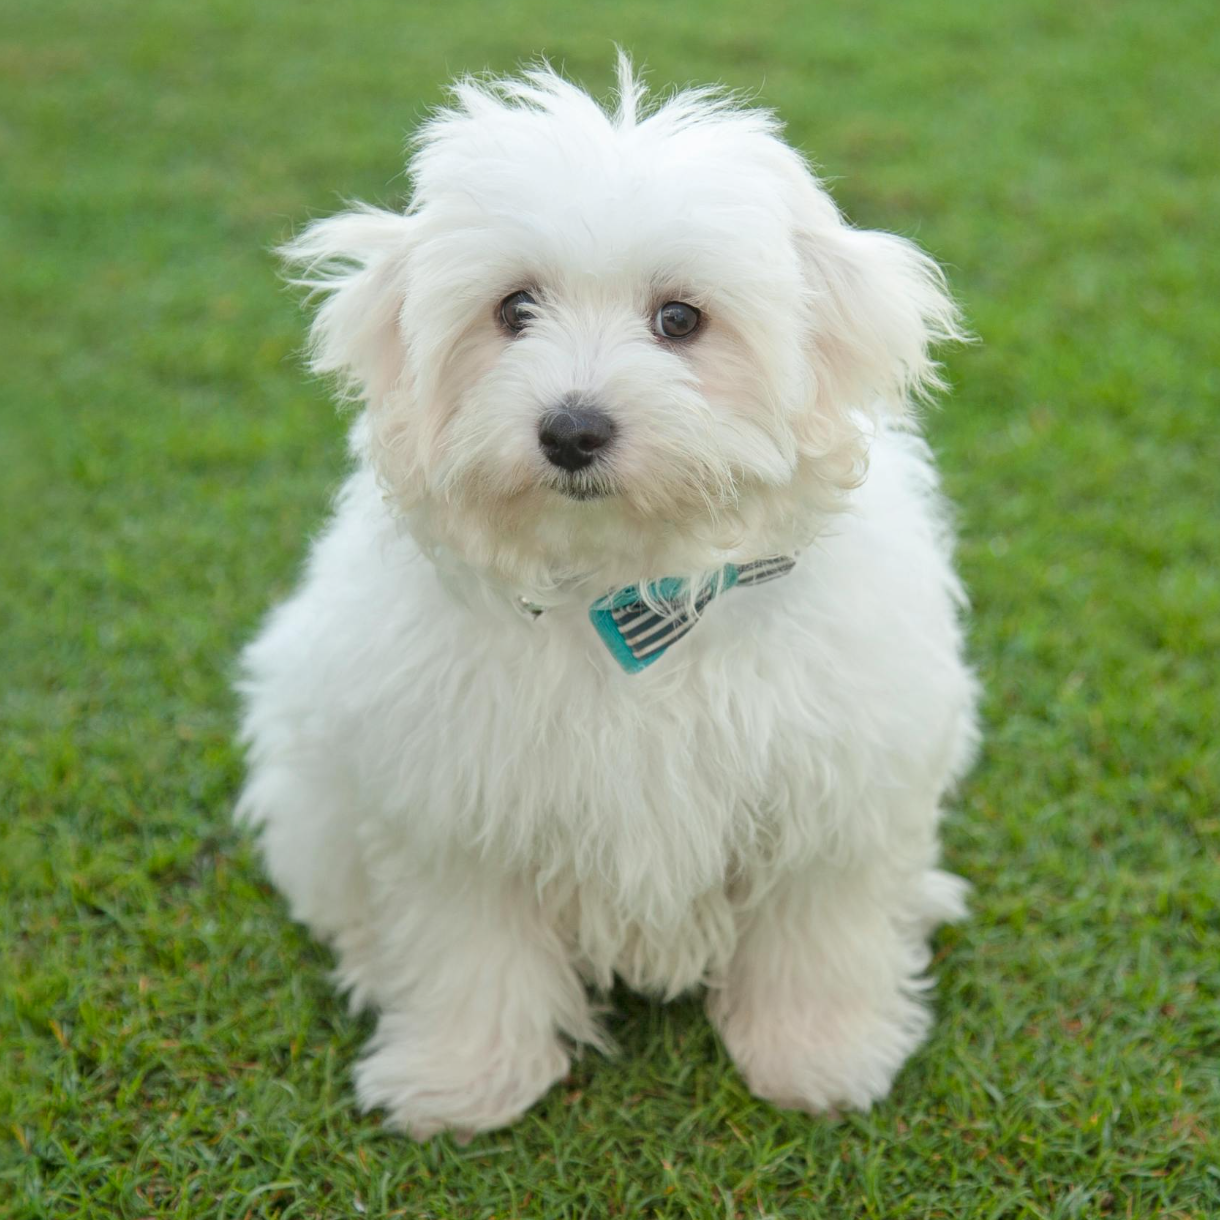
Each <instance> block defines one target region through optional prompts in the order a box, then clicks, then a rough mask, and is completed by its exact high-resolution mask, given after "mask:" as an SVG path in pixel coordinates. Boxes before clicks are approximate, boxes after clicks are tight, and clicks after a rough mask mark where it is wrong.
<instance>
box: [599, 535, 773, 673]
mask: <svg viewBox="0 0 1220 1220" xmlns="http://www.w3.org/2000/svg"><path fill="white" fill-rule="evenodd" d="M795 566H796V559H795V558H794V557H793V556H791V555H772V556H771V557H770V558H768V559H755V560H754V561H753V562H751V563H743V564H735V563H727V564H725V566H724V568H723V569H722V570H721V572H720V575H719V576H718V577H716V578H715V579H713V580H712V581H710V582H709V583H708V584H706V585H704V586H703V587H702V588H701V589H700V590H699V592H698V594H696V596H695V598H694V601H693V603H692V601H691V599H690V597H689V595H688V590H687V587H686V582H685V581H684V580H678V579H675V578H674V577H667V578H666V579H664V580H658V581H656V582H655V583H654V584H651V585H649V586H648V602H651V603H652V605H649V604H648V602H646V601H645V600H644V598H643V596H642V595H641V594H640V590H639V587H638V586H637V585H628V586H627V588H625V589H619V590H618V592H616V593H611V594H609V595H608V596H607V597H602V598H599V599H598V600H597V601H595V602H594V603H593V605H592V606H591V607H590V608H589V618H590V619H591V620H592V622H593V626H594V627H596V628H597V634H598V635H600V636H601V638H602V642H603V643H604V644H605V645H606V647H607V648H608V649H609V650H610V655H611V656H612V657H613V658H614V659H615V660H616V661H617V662H618V663H619V664H620V665H621V666H622V667H623V668H624V669H625V670H626V671H627V672H628V673H629V674H638V673H639V672H640V670H642V669H647V668H648V666H649V665H651V664H652V663H653V662H654V661H656V660H658V659H659V658H660V657H661V656H662V655H663V654H664V653H665V652H666V650H667V649H669V648H670V646H671V645H673V644H676V643H677V642H678V640H680V639H681V638H682V637H683V636H684V635H685V634H686V633H687V632H688V631H689V630H690V629H691V628H692V627H693V626H694V625H695V624H696V623H697V622H698V621H699V613H700V611H701V610H702V609H703V608H704V606H706V605H707V604H708V602H710V601H711V600H712V598H713V597H717V596H719V595H720V594H721V593H726V592H728V590H729V589H732V588H733V587H734V586H737V585H740V586H743V587H744V586H746V585H761V584H763V583H764V582H765V581H768V580H775V579H776V578H777V577H779V576H787V575H788V573H789V572H791V571H792V569H793V568H794V567H795ZM654 606H655V607H656V608H655V609H654Z"/></svg>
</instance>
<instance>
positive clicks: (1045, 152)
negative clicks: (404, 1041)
mask: <svg viewBox="0 0 1220 1220" xmlns="http://www.w3.org/2000/svg"><path fill="white" fill-rule="evenodd" d="M0 10H2V11H0V16H2V18H3V20H0V31H2V32H0V248H2V249H3V250H4V259H3V270H2V271H0V673H2V675H3V679H2V681H3V687H2V692H0V709H2V719H3V739H2V741H0V803H2V805H3V815H2V818H0V1214H3V1215H4V1216H6V1217H7V1216H12V1217H15V1218H17V1217H21V1218H24V1217H43V1216H75V1215H79V1216H89V1217H114V1216H118V1217H132V1218H135V1217H142V1216H153V1215H157V1216H192V1217H196V1216H198V1217H202V1216H207V1217H211V1216H218V1217H220V1216H222V1217H233V1218H235V1220H240V1218H242V1217H247V1216H249V1217H255V1216H278V1217H281V1218H282V1220H287V1218H288V1217H329V1216H337V1217H338V1216H342V1217H351V1216H355V1215H358V1214H366V1215H369V1216H382V1215H393V1214H397V1215H403V1216H437V1217H488V1216H493V1215H494V1216H496V1217H498V1218H501V1220H502V1218H504V1217H509V1216H517V1215H520V1216H543V1217H548V1218H549V1217H569V1216H571V1217H578V1216H580V1217H591V1218H597V1217H603V1216H614V1215H621V1216H654V1215H657V1216H675V1217H679V1216H687V1215H691V1216H698V1217H703V1216H707V1217H736V1216H742V1217H755V1216H786V1217H853V1218H854V1217H870V1218H881V1217H884V1218H886V1220H890V1218H893V1217H934V1216H935V1217H946V1218H951V1220H957V1218H959V1217H976V1216H977V1217H982V1218H998V1217H1031V1218H1032V1217H1037V1218H1046V1220H1049V1218H1051V1217H1056V1218H1057V1217H1065V1218H1066V1217H1096V1216H1114V1217H1136V1218H1142V1217H1153V1216H1162V1215H1169V1216H1178V1217H1186V1216H1190V1217H1198V1218H1200V1220H1202V1218H1203V1217H1211V1216H1214V1215H1216V1214H1217V1212H1220V1068H1218V1060H1220V999H1218V992H1220V914H1218V911H1217V891H1218V889H1220V882H1218V876H1220V874H1218V870H1217V866H1218V864H1220V755H1218V746H1217V743H1218V741H1220V733H1218V730H1220V695H1218V691H1220V681H1218V673H1217V671H1218V669H1220V627H1218V624H1220V568H1218V564H1217V543H1218V542H1220V526H1218V522H1217V515H1218V512H1220V443H1218V441H1217V432H1218V429H1217V424H1218V423H1220V411H1218V408H1220V373H1218V372H1217V364H1216V358H1217V355H1218V354H1220V338H1218V336H1220V253H1218V251H1220V156H1218V155H1217V149H1218V148H1220V87H1218V85H1217V72H1216V68H1217V64H1218V63H1220V15H1218V14H1217V12H1216V8H1215V4H1214V0H1177V2H1176V3H1175V4H1173V5H1172V6H1170V5H1166V4H1161V3H1155V2H1153V0H1147V2H1144V3H1128V2H1124V0H1114V2H1109V3H1103V2H1102V0H1081V3H1077V4H1070V5H1069V4H1063V3H1060V2H1059V0H1020V2H1017V0H1013V2H1011V3H1007V4H1005V5H1003V6H1000V5H984V4H980V3H979V2H978V0H908V2H907V3H904V4H901V5H898V4H892V5H885V4H882V3H879V2H878V0H866V2H863V3H853V4H850V5H849V4H847V3H837V4H832V3H827V4H824V5H809V4H800V3H796V2H792V3H785V2H784V0H756V2H755V3H754V4H753V5H752V6H749V11H748V12H747V6H746V5H745V4H742V3H733V2H731V0H700V2H698V3H696V2H695V0H670V2H669V3H666V4H657V3H648V4H645V3H640V2H637V0H624V2H622V3H616V4H601V3H588V4H585V5H575V4H570V3H559V2H558V0H529V2H525V0H506V2H504V3H497V4H494V5H477V4H474V3H471V2H469V0H451V2H450V3H448V4H445V5H435V6H432V5H429V6H425V5H422V4H418V5H414V6H406V5H402V4H395V3H391V2H390V0H349V2H348V3H344V4H336V3H322V2H321V0H297V2H295V3H294V2H292V0H258V2H257V3H248V2H240V3H239V2H238V0H219V2H216V3H211V4H202V3H188V2H187V0H181V2H175V0H139V2H138V3H137V2H136V0H112V2H111V3H109V4H97V3H87V2H86V0H42V2H41V3H38V4H29V3H27V4H19V3H18V2H17V0H0ZM613 39H618V40H620V41H622V42H623V43H624V44H625V45H626V46H628V47H629V48H632V49H634V50H635V51H636V52H637V54H638V55H639V56H640V57H642V58H643V57H646V58H647V60H648V63H649V65H650V67H651V70H652V75H653V78H654V80H656V81H658V82H672V81H685V80H698V81H703V80H708V79H718V80H723V81H725V82H727V83H728V84H731V85H733V86H739V87H744V88H747V89H752V90H753V89H756V90H757V91H758V94H759V96H760V97H761V99H762V100H763V101H764V102H766V103H768V104H771V105H774V106H776V107H778V108H779V109H780V110H781V111H782V113H783V114H784V115H785V117H786V118H787V119H788V120H789V123H790V132H791V135H792V137H793V139H794V140H795V141H797V142H798V143H800V144H801V145H803V146H804V147H806V148H808V149H809V150H810V151H812V152H813V153H814V155H815V156H816V158H817V159H818V160H819V162H820V163H821V164H822V166H823V167H824V169H825V172H826V173H827V174H828V175H829V176H831V177H832V178H833V179H834V180H835V182H836V188H835V189H836V193H837V195H838V198H839V199H840V201H841V202H842V203H843V204H844V205H845V207H846V208H847V209H848V211H849V213H850V214H851V215H852V216H853V217H854V218H855V219H856V220H857V221H859V222H861V223H863V224H868V225H880V226H886V227H892V228H895V229H898V230H899V231H902V232H906V233H910V234H913V235H915V236H917V237H918V238H919V239H920V240H921V241H922V242H923V243H924V244H925V245H927V246H928V247H929V248H930V249H931V250H932V251H933V252H934V253H935V254H936V255H937V256H938V257H940V258H941V259H942V260H943V261H944V262H945V263H946V264H947V265H948V266H949V268H950V274H951V277H952V281H953V284H954V285H955V288H956V290H957V292H958V294H959V296H960V298H961V299H962V301H963V303H964V305H965V308H966V310H967V312H968V314H969V317H970V319H971V322H972V324H973V326H974V327H975V329H976V330H977V331H978V333H979V335H980V336H981V338H982V340H983V342H982V343H981V344H980V345H978V346H976V347H973V348H969V349H963V350H959V351H956V352H953V353H951V354H950V356H949V372H950V374H951V377H952V380H953V382H954V384H955V387H956V388H955V392H954V394H953V396H952V398H951V399H950V400H949V401H948V402H947V404H946V406H945V408H944V409H943V410H942V411H939V412H937V413H935V414H934V415H933V416H932V417H931V418H930V420H929V431H930V434H931V437H932V440H933V442H934V445H935V448H936V449H937V451H938V453H939V454H940V455H941V459H942V464H943V468H944V471H945V478H946V482H947V485H948V488H949V491H950V493H951V494H952V495H953V497H954V498H955V500H956V501H957V503H958V505H959V506H960V522H961V530H962V547H961V565H962V568H963V571H964V574H965V578H966V580H967V582H968V584H969V587H970V589H971V591H972V595H973V599H974V603H975V617H974V620H973V627H972V652H973V655H974V657H975V658H976V660H977V663H978V666H979V668H980V670H981V673H982V676H983V679H984V681H985V683H986V688H987V701H986V719H987V726H988V727H987V746H986V749H985V752H984V755H983V757H982V760H981V763H980V765H979V767H978V768H977V770H976V772H975V773H974V775H973V777H972V778H971V780H970V782H969V783H968V785H967V787H966V789H965V791H964V793H963V795H962V798H961V800H960V802H959V805H958V808H957V809H956V810H955V811H954V813H953V815H952V816H951V818H950V819H949V822H948V825H947V828H946V840H947V843H946V855H947V859H948V863H949V865H950V866H951V867H952V868H953V870H954V871H956V872H960V873H962V874H964V875H966V876H967V877H969V878H971V879H972V881H973V882H974V883H975V885H976V887H977V890H976V896H975V901H974V912H973V916H972V918H971V920H970V921H969V922H968V923H966V924H964V925H962V926H961V927H959V928H954V929H950V930H947V931H945V932H944V933H942V934H941V936H940V938H939V941H938V945H939V952H938V955H937V967H936V968H937V973H938V976H939V987H938V992H937V996H938V1007H939V1011H940V1016H939V1021H938V1024H937V1026H936V1032H935V1035H934V1037H933V1038H932V1040H931V1042H930V1043H929V1044H928V1046H927V1047H926V1048H925V1049H924V1050H923V1051H921V1052H920V1053H919V1055H918V1056H917V1057H916V1058H915V1059H914V1060H913V1062H912V1063H911V1064H910V1066H909V1067H908V1069H907V1070H906V1071H905V1072H904V1073H903V1075H902V1076H901V1078H900V1079H899V1082H898V1084H897V1087H896V1088H895V1091H894V1093H893V1096H892V1097H891V1099H890V1100H888V1101H887V1102H885V1103H884V1104H882V1105H880V1106H878V1107H877V1108H876V1109H875V1110H874V1111H873V1112H872V1113H871V1114H868V1115H864V1116H849V1117H846V1118H844V1119H842V1120H840V1121H838V1122H831V1121H826V1120H819V1121H815V1120H811V1119H808V1118H805V1117H802V1116H799V1115H793V1114H785V1113H779V1112H777V1111H775V1110H772V1109H771V1108H769V1107H768V1106H766V1105H763V1104H760V1103H758V1102H755V1101H754V1100H752V1099H751V1098H750V1097H749V1095H748V1094H747V1092H746V1090H745V1088H744V1087H743V1085H742V1083H741V1081H740V1080H739V1078H738V1077H737V1076H736V1074H735V1073H734V1071H733V1069H732V1067H731V1066H730V1064H729V1063H728V1061H727V1060H726V1057H725V1055H724V1053H723V1052H722V1051H721V1050H720V1049H719V1047H718V1046H717V1044H716V1042H715V1040H714V1038H713V1036H712V1034H711V1032H710V1031H709V1029H708V1027H707V1025H706V1023H705V1022H704V1020H703V1018H702V1015H701V1013H700V1011H699V1007H698V1005H697V1004H696V1003H695V1002H693V1001H688V1002H682V1003H678V1004H675V1005H672V1006H669V1007H660V1006H654V1005H652V1004H650V1003H648V1002H646V1001H643V1000H640V999H638V998H634V997H631V996H629V995H626V994H624V995H620V996H616V997H615V1001H616V1009H617V1014H618V1015H617V1016H616V1017H615V1018H614V1019H613V1022H612V1026H613V1030H614V1033H615V1034H616V1035H617V1036H618V1038H619V1039H620V1041H621V1043H622V1046H623V1051H622V1054H621V1056H620V1057H618V1058H617V1059H615V1060H613V1061H606V1060H603V1059H600V1058H598V1057H596V1056H586V1057H585V1058H584V1059H582V1060H581V1061H580V1062H579V1063H578V1064H577V1066H576V1067H575V1069H574V1071H573V1073H572V1076H571V1078H570V1079H569V1080H568V1081H567V1082H566V1083H565V1084H564V1085H563V1086H562V1087H560V1088H557V1089H555V1090H554V1091H553V1092H552V1093H551V1094H550V1095H549V1096H548V1097H547V1098H546V1100H545V1101H544V1102H543V1103H542V1104H541V1105H539V1106H538V1107H536V1108H535V1109H534V1110H533V1111H532V1112H531V1113H530V1114H529V1115H528V1116H527V1117H526V1118H525V1119H524V1120H523V1121H522V1122H521V1123H520V1124H519V1125H517V1126H516V1127H514V1128H512V1129H510V1130H509V1131H506V1132H502V1133H498V1134H494V1135H490V1136H484V1137H481V1138H479V1139H477V1140H475V1141H474V1142H473V1143H472V1144H470V1145H469V1146H468V1147H465V1148H462V1147H458V1146H457V1145H456V1144H454V1143H453V1142H451V1141H450V1140H448V1139H447V1138H446V1139H440V1140H437V1141H434V1142H433V1143H431V1144H429V1145H427V1146H424V1147H417V1146H415V1145H412V1144H410V1143H408V1142H407V1141H406V1140H404V1139H402V1138H400V1137H396V1136H393V1135H390V1134H387V1133H385V1132H383V1131H382V1129H381V1128H380V1126H379V1123H378V1120H377V1119H376V1118H375V1117H374V1118H362V1117H360V1116H358V1115H357V1114H356V1112H355V1109H354V1106H353V1104H352V1098H351V1086H350V1069H351V1065H352V1063H353V1060H354V1058H355V1056H356V1054H357V1052H358V1048H359V1046H360V1044H361V1041H362V1040H363V1038H364V1037H365V1036H366V1035H367V1033H368V1028H369V1027H368V1023H367V1021H362V1020H353V1019H351V1018H349V1017H348V1016H347V1015H346V1013H345V1012H344V1011H343V1009H342V1006H341V1005H340V1003H339V1002H338V1000H337V999H336V998H335V996H334V994H333V993H332V991H331V989H330V988H329V986H328V984H327V980H326V972H327V968H328V961H327V958H326V955H325V953H324V952H323V951H321V950H319V949H318V948H316V947H314V946H313V945H312V944H311V943H310V942H309V941H308V939H307V938H306V937H305V936H304V935H303V934H302V933H301V932H300V931H299V930H297V929H295V928H294V927H293V926H291V925H290V923H289V922H288V919H287V916H286V913H285V909H284V906H283V904H282V903H281V902H280V900H279V899H278V897H277V896H276V895H275V894H274V893H273V892H272V891H271V890H270V888H269V887H268V886H267V884H266V883H265V882H264V881H263V879H262V877H261V875H260V872H259V869H258V867H257V863H256V861H255V860H254V858H253V855H252V853H251V850H250V845H249V843H248V842H247V840H246V838H245V837H244V836H243V835H242V834H239V833H238V832H237V831H236V830H235V829H234V828H233V827H232V825H231V824H230V820H229V810H230V806H231V804H232V800H233V795H234V792H235V790H236V788H237V785H238V783H239V780H240V774H241V767H240V761H239V758H238V756H237V754H236V752H235V750H234V748H233V745H232V741H231V738H232V729H233V719H234V706H233V699H232V697H231V695H230V693H229V689H228V680H229V676H230V673H231V670H232V664H233V657H234V654H235V652H236V650H237V648H238V647H239V645H240V644H241V642H242V641H243V640H244V639H246V638H247V637H248V636H249V634H250V633H251V631H252V629H253V628H254V626H255V623H256V622H257V620H258V617H259V615H260V613H261V612H262V611H263V609H264V608H265V607H266V606H267V605H268V604H269V602H270V601H271V600H272V599H273V598H275V597H277V596H279V595H281V594H282V593H284V592H285V590H286V589H287V588H288V587H289V585H290V582H291V581H292V578H293V573H294V571H295V570H296V568H297V565H298V564H299V562H300V558H301V555H302V551H303V547H304V544H305V539H306V538H307V536H308V535H309V534H310V532H311V531H314V530H316V529H317V527H318V525H319V522H320V521H321V520H322V518H323V516H324V514H325V511H326V503H327V498H328V495H329V493H330V492H331V491H332V490H333V489H334V487H335V486H336V483H337V481H338V480H339V478H340V477H341V474H342V471H343V466H344V459H343V447H342V433H343V424H342V421H341V420H340V419H339V418H338V417H337V416H336V415H335V413H334V412H333V410H332V409H331V407H330V406H329V405H328V403H327V401H326V396H325V392H324V389H323V388H322V387H320V386H318V385H316V384H312V383H310V382H309V381H308V380H307V379H306V378H305V376H304V375H303V373H302V372H301V370H300V366H299V361H298V360H297V358H296V355H295V353H296V350H297V349H298V347H299V344H300V340H301V337H302V318H301V316H300V314H299V312H298V306H297V303H296V302H295V300H294V299H293V298H292V297H291V295H290V294H289V293H287V292H286V291H285V290H284V289H283V288H282V286H281V284H280V283H279V281H278V279H277V275H276V269H275V267H274V264H273V261H272V259H271V257H270V256H269V254H268V248H269V247H270V246H271V245H272V244H273V243H275V242H276V241H277V240H279V239H281V238H282V237H283V236H285V234H286V233H287V232H288V231H289V230H290V228H291V227H292V226H293V225H296V224H299V223H300V222H301V221H303V220H304V219H305V218H307V217H308V216H311V215H316V214H319V213H322V212H325V211H327V210H330V209H333V208H334V207H335V206H336V203H337V201H338V199H339V197H340V196H355V197H364V198H369V199H374V200H383V201H389V200H393V199H396V198H398V197H399V195H400V192H401V191H402V188H403V183H402V180H401V178H400V177H395V173H396V170H397V168H398V167H399V165H400V160H401V158H400V149H401V143H402V138H403V135H404V132H405V131H406V130H407V129H409V128H410V127H411V126H412V125H413V124H414V123H415V122H416V121H417V119H418V117H419V116H420V115H421V114H422V113H423V111H424V108H425V107H426V106H428V105H429V104H431V103H433V102H435V101H436V100H437V99H438V97H439V86H440V84H441V83H442V81H443V80H444V79H445V78H446V77H447V76H448V75H450V74H451V73H453V72H456V71H459V70H463V69H479V68H482V67H484V66H491V67H495V68H508V67H511V66H512V65H513V63H514V62H515V61H517V60H518V59H520V58H522V57H525V56H528V55H530V54H532V53H534V52H536V51H539V50H546V51H547V52H548V53H550V54H551V55H552V56H553V57H554V58H555V59H556V60H557V61H562V62H564V63H565V64H566V65H567V67H568V69H569V71H570V72H572V73H573V74H574V75H576V76H578V77H580V78H582V79H584V80H586V81H587V82H589V83H590V84H591V85H593V86H595V87H597V88H605V87H607V86H608V84H609V80H610V60H611V48H610V43H611V41H612V40H613Z"/></svg>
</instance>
